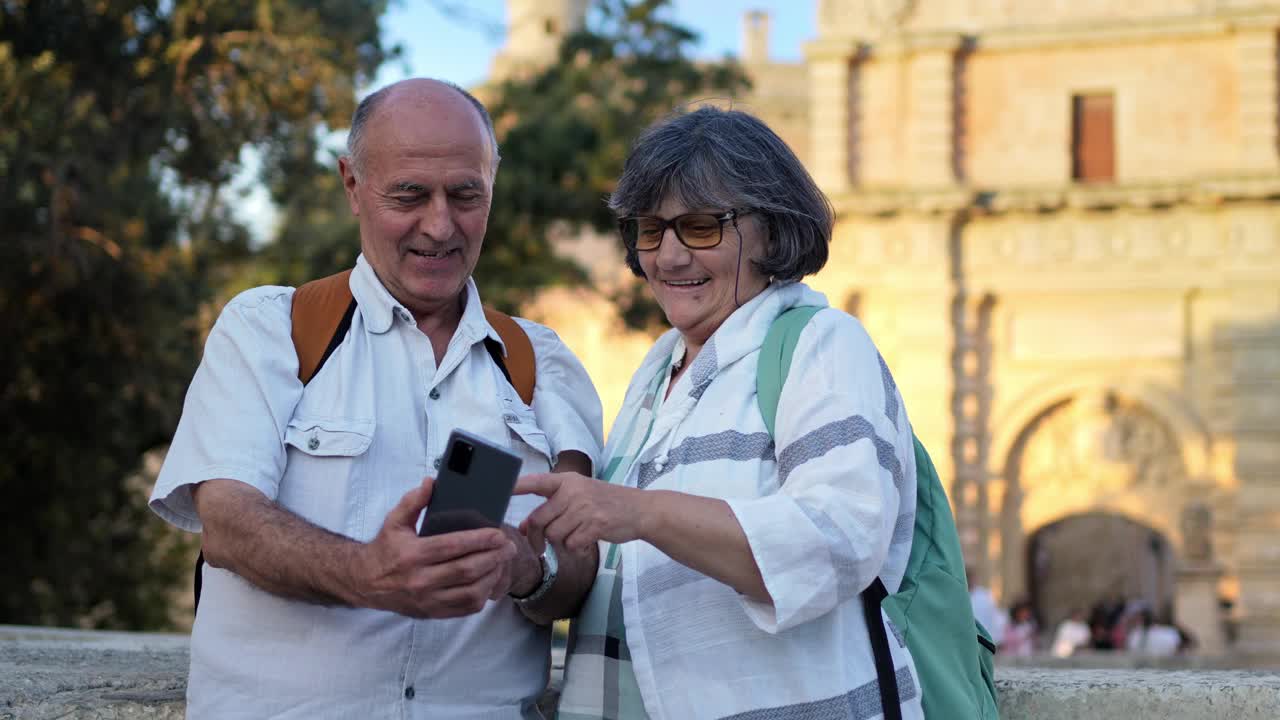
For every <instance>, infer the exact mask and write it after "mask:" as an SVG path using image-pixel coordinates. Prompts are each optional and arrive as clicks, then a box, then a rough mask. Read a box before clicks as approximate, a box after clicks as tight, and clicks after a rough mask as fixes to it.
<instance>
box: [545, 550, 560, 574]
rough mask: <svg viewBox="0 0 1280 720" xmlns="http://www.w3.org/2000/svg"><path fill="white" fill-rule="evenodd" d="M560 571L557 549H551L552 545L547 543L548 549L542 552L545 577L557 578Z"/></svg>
mask: <svg viewBox="0 0 1280 720" xmlns="http://www.w3.org/2000/svg"><path fill="white" fill-rule="evenodd" d="M559 570H560V559H559V558H557V557H556V549H555V548H553V547H551V543H547V547H546V549H544V550H543V551H542V574H543V577H548V576H549V577H555V576H556V573H557V572H559Z"/></svg>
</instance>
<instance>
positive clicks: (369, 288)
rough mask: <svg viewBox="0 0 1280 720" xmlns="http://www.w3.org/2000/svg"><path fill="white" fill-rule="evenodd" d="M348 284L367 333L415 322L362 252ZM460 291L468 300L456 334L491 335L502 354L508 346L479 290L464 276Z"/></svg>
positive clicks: (470, 339)
mask: <svg viewBox="0 0 1280 720" xmlns="http://www.w3.org/2000/svg"><path fill="white" fill-rule="evenodd" d="M350 284H351V295H352V296H353V297H354V298H355V299H356V305H357V306H358V307H359V308H360V315H361V316H362V317H363V318H364V325H365V327H366V328H367V329H368V330H369V332H372V333H375V334H379V335H381V334H382V333H385V332H387V331H388V330H390V329H391V326H392V325H393V324H394V322H395V320H396V319H397V318H399V319H400V320H401V321H402V322H408V323H413V322H414V319H413V313H412V312H411V311H410V310H409V309H408V308H406V307H405V306H404V305H401V304H400V302H399V301H397V300H396V299H395V298H394V297H392V295H391V293H390V292H388V291H387V288H386V286H385V285H383V284H382V281H381V280H380V279H379V278H378V275H377V273H375V272H374V271H373V266H372V265H370V264H369V261H368V260H366V259H365V257H364V254H363V253H361V255H360V256H359V257H358V258H356V267H355V270H353V271H352V272H351V283H350ZM463 292H465V293H466V294H467V302H466V305H465V306H464V307H463V309H462V319H461V320H460V321H459V322H458V330H457V332H456V333H455V336H458V335H460V336H462V337H464V338H466V339H467V342H469V343H474V342H476V341H477V340H483V339H484V338H492V339H494V340H496V341H497V342H498V344H499V346H501V347H502V354H503V356H505V355H506V354H507V347H506V345H505V344H503V342H502V338H501V336H499V335H498V332H497V331H496V330H494V329H493V327H492V326H491V325H489V321H488V319H486V318H485V316H484V306H483V305H481V303H480V291H479V289H478V288H476V282H475V280H474V279H473V278H467V285H466V288H465V289H464V290H463Z"/></svg>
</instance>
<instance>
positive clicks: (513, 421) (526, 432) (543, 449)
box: [502, 410, 551, 461]
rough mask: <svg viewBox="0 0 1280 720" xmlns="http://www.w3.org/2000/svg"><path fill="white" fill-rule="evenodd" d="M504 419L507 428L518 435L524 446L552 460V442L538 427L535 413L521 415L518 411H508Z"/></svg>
mask: <svg viewBox="0 0 1280 720" xmlns="http://www.w3.org/2000/svg"><path fill="white" fill-rule="evenodd" d="M502 419H503V421H504V422H506V424H507V428H508V429H509V430H511V432H513V433H515V434H516V437H519V438H520V439H521V440H522V441H524V444H526V445H528V446H529V447H531V448H533V449H534V450H535V451H536V452H538V453H539V454H540V455H542V456H544V457H546V458H547V460H548V461H549V460H550V459H551V442H550V441H549V440H547V434H546V433H545V432H543V431H542V428H540V427H538V425H537V423H536V421H535V419H534V416H533V411H528V412H527V413H521V412H519V411H516V410H508V411H507V413H506V414H505V415H503V416H502Z"/></svg>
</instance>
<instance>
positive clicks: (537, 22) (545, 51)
mask: <svg viewBox="0 0 1280 720" xmlns="http://www.w3.org/2000/svg"><path fill="white" fill-rule="evenodd" d="M587 4H588V0H507V42H506V44H505V45H504V46H503V48H502V50H501V52H499V53H498V55H497V57H495V58H494V60H493V69H492V71H491V72H490V77H489V80H490V81H491V82H493V81H501V80H503V79H505V78H508V77H511V76H512V75H518V74H520V73H523V72H529V71H530V70H532V69H535V68H539V67H544V66H546V65H547V64H548V63H550V62H552V61H553V60H555V57H556V52H557V51H558V50H559V48H560V41H561V40H563V39H564V38H565V36H566V35H568V34H570V33H572V32H573V31H575V30H577V29H578V28H581V27H582V24H583V21H584V19H585V18H586V14H587Z"/></svg>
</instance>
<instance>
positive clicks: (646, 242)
mask: <svg viewBox="0 0 1280 720" xmlns="http://www.w3.org/2000/svg"><path fill="white" fill-rule="evenodd" d="M628 228H629V230H628ZM666 229H667V228H666V223H664V222H662V221H661V220H659V219H657V218H648V217H639V218H629V219H627V220H624V221H623V231H622V234H623V238H624V239H625V238H626V237H627V233H628V232H630V235H631V240H630V243H631V247H633V248H635V249H637V250H653V249H654V248H656V247H658V246H659V245H661V244H662V234H663V233H664V232H665V231H666Z"/></svg>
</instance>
